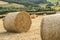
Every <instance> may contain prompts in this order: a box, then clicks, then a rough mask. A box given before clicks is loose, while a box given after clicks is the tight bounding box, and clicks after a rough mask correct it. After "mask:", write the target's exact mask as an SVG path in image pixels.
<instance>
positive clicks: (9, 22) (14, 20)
mask: <svg viewBox="0 0 60 40" xmlns="http://www.w3.org/2000/svg"><path fill="white" fill-rule="evenodd" d="M31 23H32V22H31V18H30V15H29V14H28V13H27V12H13V13H8V15H7V16H6V17H5V18H4V20H3V25H4V28H5V29H6V30H7V31H9V32H19V33H20V32H27V31H28V30H29V29H30V26H31Z"/></svg>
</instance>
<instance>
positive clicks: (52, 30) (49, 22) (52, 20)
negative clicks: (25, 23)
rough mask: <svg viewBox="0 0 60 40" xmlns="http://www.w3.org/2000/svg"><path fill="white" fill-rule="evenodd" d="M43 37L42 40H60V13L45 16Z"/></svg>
mask: <svg viewBox="0 0 60 40" xmlns="http://www.w3.org/2000/svg"><path fill="white" fill-rule="evenodd" d="M41 38H42V40H60V14H55V15H49V16H45V17H43V19H42V23H41Z"/></svg>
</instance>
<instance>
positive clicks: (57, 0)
mask: <svg viewBox="0 0 60 40" xmlns="http://www.w3.org/2000/svg"><path fill="white" fill-rule="evenodd" d="M47 1H49V2H52V3H56V2H59V0H47Z"/></svg>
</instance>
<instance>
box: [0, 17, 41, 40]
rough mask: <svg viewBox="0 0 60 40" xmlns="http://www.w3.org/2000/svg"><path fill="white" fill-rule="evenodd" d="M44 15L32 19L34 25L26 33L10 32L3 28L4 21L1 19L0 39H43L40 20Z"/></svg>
mask: <svg viewBox="0 0 60 40" xmlns="http://www.w3.org/2000/svg"><path fill="white" fill-rule="evenodd" d="M41 19H42V16H38V17H37V18H35V19H32V26H31V28H30V30H29V31H28V32H26V33H8V32H6V31H5V29H4V28H3V21H2V19H0V40H41V38H40V22H41Z"/></svg>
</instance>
